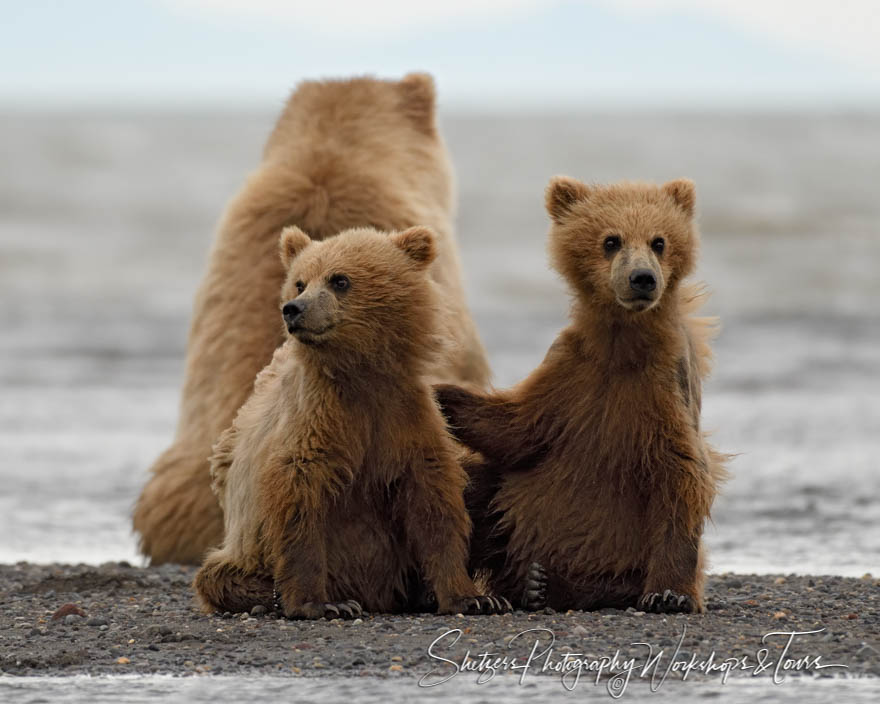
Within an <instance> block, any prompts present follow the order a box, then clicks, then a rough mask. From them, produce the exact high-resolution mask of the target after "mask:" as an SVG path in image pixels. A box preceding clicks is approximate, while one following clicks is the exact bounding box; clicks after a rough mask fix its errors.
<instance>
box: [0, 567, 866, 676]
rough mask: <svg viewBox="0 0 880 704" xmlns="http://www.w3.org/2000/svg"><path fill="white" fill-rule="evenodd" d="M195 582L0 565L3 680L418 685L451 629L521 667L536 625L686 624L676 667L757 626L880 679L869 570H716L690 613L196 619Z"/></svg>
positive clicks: (593, 629)
mask: <svg viewBox="0 0 880 704" xmlns="http://www.w3.org/2000/svg"><path fill="white" fill-rule="evenodd" d="M193 574H194V570H193V569H192V568H189V567H181V566H174V565H169V566H164V567H158V568H138V567H133V566H131V565H129V564H127V563H124V562H123V563H107V564H104V565H100V566H90V565H58V564H53V565H34V564H30V563H18V564H15V565H0V675H3V674H10V675H26V676H45V675H81V674H89V675H98V674H172V675H189V674H195V673H211V674H225V675H270V674H271V675H286V676H291V675H292V676H297V675H298V676H310V677H326V676H331V677H339V676H349V677H350V676H358V675H362V676H380V677H400V676H406V675H410V676H412V677H421V676H422V675H425V674H426V673H428V672H429V671H432V670H435V669H437V668H438V667H439V666H440V663H439V661H437V660H436V659H433V660H432V659H431V658H429V656H428V654H427V649H428V646H429V645H430V644H431V642H432V641H434V640H435V639H436V638H438V636H441V635H442V634H444V633H446V632H447V631H449V630H450V629H461V630H462V635H461V638H460V640H459V641H458V642H457V643H456V644H455V645H454V646H453V645H451V644H450V645H449V647H446V648H445V649H443V650H442V651H440V648H439V646H438V650H437V651H436V652H439V653H440V654H442V655H443V656H444V657H447V658H449V659H453V660H456V661H460V660H461V658H462V657H463V655H464V653H465V651H466V650H468V649H470V652H471V655H472V656H475V655H476V656H478V655H479V654H480V653H482V652H484V651H489V652H496V653H499V654H500V655H508V656H518V657H520V658H522V659H523V660H524V659H526V658H527V657H528V654H529V651H530V650H531V649H532V645H533V643H534V638H531V637H528V636H524V637H520V638H519V639H517V640H515V641H514V642H513V643H512V644H510V643H509V641H510V639H511V637H513V636H515V635H516V634H517V633H520V632H521V631H524V630H526V629H534V628H539V629H549V630H551V631H552V632H553V633H554V634H555V637H556V642H555V646H554V647H555V650H556V651H557V652H558V653H562V652H563V651H569V652H574V653H582V654H585V655H589V656H592V657H601V656H606V655H607V656H611V655H613V654H614V652H615V650H617V649H620V653H621V657H626V656H627V655H631V656H634V657H642V658H643V656H644V652H645V651H644V649H643V648H641V647H640V646H635V645H632V644H633V643H636V642H639V641H646V642H649V643H651V644H653V645H654V646H655V648H662V649H664V650H665V652H666V653H667V654H670V655H671V653H672V651H674V650H675V648H676V646H677V644H678V643H679V639H680V637H681V634H682V632H683V631H684V629H685V628H686V633H685V636H684V639H683V640H682V642H681V646H680V648H679V652H678V655H677V656H676V659H679V658H685V659H689V658H690V657H691V656H692V655H695V656H697V657H702V658H705V657H708V656H709V654H710V653H711V652H713V651H714V652H715V654H716V658H727V657H743V656H747V657H749V658H750V659H753V658H755V654H756V651H758V649H759V648H761V647H762V646H761V637H762V636H763V635H764V634H766V633H768V632H771V631H812V630H816V629H824V631H822V632H821V633H817V634H812V635H808V636H799V637H798V640H797V642H796V644H795V645H794V646H793V647H792V648H791V649H790V651H789V656H790V657H803V656H810V657H811V658H812V657H815V656H821V658H822V662H823V663H835V664H845V665H847V666H848V668H849V669H848V670H841V669H832V670H826V671H822V672H813V673H812V674H813V675H824V674H841V673H845V674H848V675H866V674H867V675H873V676H880V580H878V579H877V578H875V577H871V576H870V575H866V576H865V577H863V578H861V579H858V578H845V577H835V576H814V577H810V576H794V575H788V576H774V575H761V576H756V575H746V574H723V575H715V576H712V577H711V578H710V579H709V583H708V590H707V596H708V600H707V604H708V612H707V613H706V614H703V615H696V616H693V615H690V616H684V615H678V616H662V615H651V614H643V613H640V612H634V611H614V610H605V611H602V612H592V613H588V612H568V613H564V614H563V613H554V612H547V613H538V614H527V613H523V612H516V613H514V614H507V615H504V616H484V617H473V616H471V617H461V616H442V617H441V616H430V615H416V616H387V615H378V616H370V615H367V616H365V617H364V618H363V619H359V620H356V621H353V622H342V621H320V622H293V621H286V620H284V619H280V618H278V617H277V616H276V615H275V614H272V613H268V614H262V613H255V615H253V616H251V615H248V614H240V615H224V616H205V615H203V614H201V613H200V612H199V611H198V610H197V609H196V608H195V606H194V603H193V598H192V593H191V590H190V582H191V580H192V577H193ZM257 611H258V612H259V611H260V610H257ZM54 614H58V617H57V618H54V619H53V615H54ZM783 641H784V638H774V639H771V643H770V644H769V645H768V646H767V647H768V648H769V649H770V653H771V654H773V655H778V654H779V653H780V652H782V649H783ZM542 642H545V641H542ZM441 643H445V641H443V642H441ZM438 671H440V670H438ZM551 674H552V673H551ZM468 676H469V677H470V676H471V675H470V674H468ZM768 676H769V673H768ZM701 677H704V675H702V674H701V673H699V672H696V671H694V672H692V673H691V674H690V675H689V678H690V679H699V678H701ZM718 677H719V676H718V674H717V673H716V674H714V675H712V678H713V679H716V680H717V679H718Z"/></svg>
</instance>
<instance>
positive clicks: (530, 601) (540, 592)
mask: <svg viewBox="0 0 880 704" xmlns="http://www.w3.org/2000/svg"><path fill="white" fill-rule="evenodd" d="M546 606H547V572H546V571H545V570H544V568H543V567H542V566H541V565H540V564H538V563H537V562H533V563H532V564H530V565H529V571H528V573H527V574H526V588H525V591H524V592H523V598H522V607H523V609H525V610H526V611H540V610H541V609H543V608H546Z"/></svg>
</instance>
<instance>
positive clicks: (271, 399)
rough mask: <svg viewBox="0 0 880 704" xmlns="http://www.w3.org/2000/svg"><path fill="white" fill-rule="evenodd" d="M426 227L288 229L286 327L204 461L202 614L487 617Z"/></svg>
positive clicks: (493, 607)
mask: <svg viewBox="0 0 880 704" xmlns="http://www.w3.org/2000/svg"><path fill="white" fill-rule="evenodd" d="M436 255H437V249H436V242H435V238H434V236H433V234H432V233H431V231H430V230H429V229H427V228H424V227H413V228H410V229H408V230H405V231H403V232H399V233H395V234H391V235H388V234H385V233H380V232H378V231H376V230H371V229H354V230H349V231H347V232H344V233H342V234H340V235H337V236H335V237H331V238H328V239H326V240H324V241H323V242H320V243H313V242H312V240H311V239H310V238H309V237H308V236H307V235H306V234H304V233H303V232H302V231H301V230H299V229H298V228H296V227H290V228H287V229H285V230H284V232H283V233H282V237H281V259H282V263H283V265H284V268H285V270H286V271H287V280H286V282H285V284H284V287H283V294H282V300H283V301H286V302H285V303H283V306H282V309H281V310H282V316H283V320H284V322H285V324H286V327H287V332H288V335H289V336H288V339H287V341H286V342H285V343H284V345H282V346H281V347H280V348H279V349H278V350H277V351H276V352H275V355H274V357H273V359H272V362H271V363H270V364H269V365H268V366H267V367H266V368H265V369H264V370H263V371H262V372H260V374H259V375H258V376H257V379H256V382H255V386H254V392H253V394H252V395H251V397H250V398H249V399H248V401H247V402H246V403H245V404H244V405H243V406H242V408H241V410H240V411H239V413H238V415H237V416H236V418H235V421H234V423H233V424H232V426H231V428H229V429H228V430H226V431H225V432H224V433H223V434H222V435H221V436H220V440H219V441H218V443H217V445H216V446H215V448H214V455H213V457H212V458H211V475H212V477H213V489H214V491H215V493H216V494H217V496H218V498H219V500H220V504H221V506H222V507H223V512H224V517H225V528H226V536H225V540H224V542H223V545H222V547H221V548H220V549H218V550H214V551H211V552H210V553H209V554H208V556H207V558H206V559H205V562H204V565H203V566H202V568H201V570H200V571H199V572H198V574H197V575H196V579H195V589H196V592H197V594H198V597H199V599H200V601H201V604H202V606H203V607H204V609H205V610H206V611H209V612H211V611H243V610H249V609H250V608H252V607H253V606H255V605H257V604H263V605H265V606H267V607H271V606H272V604H273V601H274V599H273V590H277V596H278V599H279V601H280V608H281V610H282V611H283V613H284V615H285V616H287V617H288V618H321V617H324V616H327V617H339V616H341V617H346V618H353V617H355V616H357V615H358V614H360V613H361V609H362V608H363V609H366V610H368V611H379V612H396V611H402V610H407V609H410V608H413V607H414V598H415V597H416V596H417V595H418V594H419V593H420V591H421V589H420V585H422V584H424V586H425V587H426V588H427V589H428V590H431V591H433V594H434V595H435V596H436V608H437V611H439V612H440V613H457V612H465V613H491V612H494V611H498V610H503V609H504V608H507V607H508V605H506V604H503V603H501V602H498V601H496V600H494V599H492V598H491V597H486V596H481V595H480V593H479V591H478V590H477V588H476V587H475V585H474V583H473V581H472V580H471V578H470V577H469V576H468V573H467V551H468V540H469V535H470V528H471V524H470V520H469V518H468V514H467V510H466V508H465V504H464V496H463V492H464V486H465V483H466V481H467V476H466V474H465V472H464V470H463V469H462V468H461V466H460V464H459V462H458V454H459V453H460V449H459V448H458V447H457V445H456V444H455V442H454V441H453V439H452V438H451V436H450V435H449V434H448V432H447V430H446V426H445V423H444V420H443V417H442V415H441V414H440V410H439V408H438V407H437V405H436V402H435V400H434V398H433V396H432V393H431V388H430V385H429V384H428V382H427V381H426V374H427V373H428V372H429V370H430V369H431V365H432V364H433V363H434V360H435V358H436V356H437V355H442V354H443V353H444V349H443V345H444V344H445V343H446V339H445V338H444V337H443V336H442V335H440V334H438V323H439V319H440V317H441V316H442V314H443V313H442V305H441V301H440V297H439V295H438V292H437V290H436V285H435V284H434V283H433V282H432V281H431V279H430V275H429V268H430V265H431V263H432V262H433V261H434V259H435V257H436Z"/></svg>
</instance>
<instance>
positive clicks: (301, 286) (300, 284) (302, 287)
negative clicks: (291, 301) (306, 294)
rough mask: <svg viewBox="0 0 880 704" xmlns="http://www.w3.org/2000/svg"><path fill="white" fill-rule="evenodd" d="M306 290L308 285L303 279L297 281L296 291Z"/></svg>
mask: <svg viewBox="0 0 880 704" xmlns="http://www.w3.org/2000/svg"><path fill="white" fill-rule="evenodd" d="M305 290H306V285H305V284H304V283H303V282H302V281H297V282H296V292H297V293H302V292H303V291H305Z"/></svg>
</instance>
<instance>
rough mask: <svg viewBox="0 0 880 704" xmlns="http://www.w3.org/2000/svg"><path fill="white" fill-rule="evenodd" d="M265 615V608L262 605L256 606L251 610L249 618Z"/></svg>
mask: <svg viewBox="0 0 880 704" xmlns="http://www.w3.org/2000/svg"><path fill="white" fill-rule="evenodd" d="M265 615H266V607H265V606H263V605H262V604H257V605H256V606H255V607H254V608H252V609H251V616H265Z"/></svg>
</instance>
